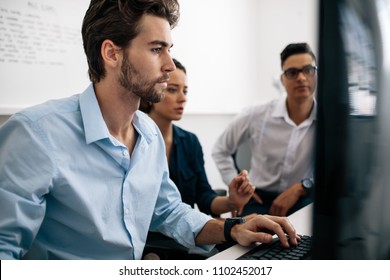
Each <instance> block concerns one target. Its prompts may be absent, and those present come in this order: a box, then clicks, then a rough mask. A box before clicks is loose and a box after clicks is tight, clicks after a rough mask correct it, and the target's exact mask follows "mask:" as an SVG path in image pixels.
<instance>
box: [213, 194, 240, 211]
mask: <svg viewBox="0 0 390 280" xmlns="http://www.w3.org/2000/svg"><path fill="white" fill-rule="evenodd" d="M234 210H237V209H236V205H235V204H234V203H232V202H231V200H230V199H229V197H228V196H217V197H215V198H214V199H213V201H212V202H211V212H212V213H213V214H215V215H220V214H223V213H227V212H231V211H234Z"/></svg>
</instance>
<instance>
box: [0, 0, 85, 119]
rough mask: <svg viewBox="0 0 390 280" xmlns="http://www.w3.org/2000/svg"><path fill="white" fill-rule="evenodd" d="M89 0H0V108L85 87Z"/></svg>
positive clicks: (4, 109)
mask: <svg viewBox="0 0 390 280" xmlns="http://www.w3.org/2000/svg"><path fill="white" fill-rule="evenodd" d="M88 5H89V1H88V0H66V1H63V0H39V1H37V0H35V1H34V0H32V1H27V0H17V1H15V0H5V1H4V0H1V1H0V114H12V113H14V112H16V111H18V110H20V109H22V108H24V107H27V106H31V105H34V104H37V103H41V102H43V101H46V100H48V99H53V98H61V97H66V96H69V95H73V94H75V93H78V92H81V91H83V90H84V89H85V88H86V87H87V85H88V83H89V78H88V72H87V69H88V68H87V62H86V58H85V54H84V51H83V47H82V39H81V24H82V19H83V17H84V14H85V11H86V9H87V8H88Z"/></svg>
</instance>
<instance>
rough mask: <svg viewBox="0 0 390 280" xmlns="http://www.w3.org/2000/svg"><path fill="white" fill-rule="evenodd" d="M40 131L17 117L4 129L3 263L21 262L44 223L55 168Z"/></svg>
mask: <svg viewBox="0 0 390 280" xmlns="http://www.w3.org/2000/svg"><path fill="white" fill-rule="evenodd" d="M46 142H47V141H45V139H44V136H43V133H41V131H40V129H39V127H37V126H36V125H35V124H34V123H33V122H30V121H29V120H28V119H26V118H25V117H24V116H23V115H20V114H15V115H14V116H12V117H11V118H10V119H9V120H8V121H7V122H6V123H5V124H4V125H3V126H2V127H1V128H0V155H1V156H0V207H1V210H0V259H20V258H22V257H23V255H24V254H25V253H26V252H27V250H28V249H29V247H30V245H31V244H32V242H33V240H34V238H35V236H36V234H37V232H38V230H39V228H40V225H41V223H42V220H43V217H44V214H45V208H46V202H45V199H44V196H45V194H46V193H48V190H49V186H50V181H51V175H52V172H53V165H52V162H51V159H50V157H49V155H48V152H47V144H46Z"/></svg>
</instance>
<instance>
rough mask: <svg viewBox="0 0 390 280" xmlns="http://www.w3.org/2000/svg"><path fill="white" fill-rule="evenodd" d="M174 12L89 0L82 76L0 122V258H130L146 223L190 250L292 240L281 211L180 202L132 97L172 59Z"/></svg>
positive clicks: (165, 71) (153, 94) (154, 2)
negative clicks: (214, 215) (236, 217)
mask: <svg viewBox="0 0 390 280" xmlns="http://www.w3.org/2000/svg"><path fill="white" fill-rule="evenodd" d="M178 17H179V5H178V3H177V1H176V0H170V1H167V0H165V1H162V0H150V1H145V0H143V1H111V0H104V1H103V0H92V1H91V3H90V6H89V8H88V10H87V13H86V15H85V18H84V21H83V27H82V35H83V42H84V49H85V53H86V55H87V60H88V65H89V76H90V79H91V81H92V84H91V85H90V86H89V87H88V88H87V89H86V90H85V91H84V92H83V93H81V94H78V95H74V96H71V97H69V98H65V99H61V100H54V101H48V102H46V103H44V104H41V105H38V106H35V107H32V108H28V109H25V110H23V111H21V112H19V113H16V114H15V115H13V116H12V117H11V118H10V119H9V120H8V121H7V122H6V123H5V124H4V125H3V126H2V127H1V128H0V155H1V156H0V207H1V208H0V259H20V258H25V259H140V258H141V255H142V251H143V248H144V245H145V240H146V236H147V232H148V230H149V229H150V230H152V231H159V232H161V233H163V234H166V235H168V236H170V237H172V238H174V239H175V240H176V241H177V242H179V243H181V244H183V245H184V246H186V247H188V248H189V250H190V251H191V252H208V251H210V250H211V249H212V247H213V246H212V245H210V244H217V243H222V242H225V241H226V240H233V241H236V242H239V243H240V244H242V245H249V244H251V243H253V242H256V241H259V242H270V241H271V239H272V236H271V234H269V233H266V232H261V230H263V229H264V230H265V229H266V230H271V231H273V232H275V233H276V234H277V235H278V236H279V237H280V239H281V242H282V244H283V245H284V246H289V243H288V241H287V238H286V236H285V234H288V235H289V236H290V244H291V243H292V244H296V243H297V237H296V233H295V230H294V228H293V227H292V225H290V223H289V221H288V220H287V219H286V218H282V217H272V216H267V217H266V216H260V215H259V216H257V217H255V218H253V219H251V220H249V221H247V222H245V223H242V224H236V223H235V222H233V223H232V222H229V224H227V223H224V222H222V221H218V220H214V219H211V218H210V217H209V216H207V215H205V214H202V213H200V212H199V211H196V210H193V209H191V207H190V206H188V205H186V204H184V203H182V202H181V200H180V194H179V192H178V190H177V188H176V186H175V185H174V184H173V182H172V181H171V180H170V179H169V176H168V167H167V162H166V158H165V148H164V141H163V139H162V137H161V134H160V132H159V129H158V127H157V126H156V125H155V123H154V122H152V121H151V120H150V119H149V117H147V116H146V115H145V114H143V113H142V112H140V111H138V110H137V109H138V106H139V102H140V99H141V97H142V98H144V99H146V100H149V101H150V102H158V101H159V100H160V99H161V98H162V96H163V95H162V92H163V90H164V88H165V87H166V86H167V80H168V79H169V73H170V72H171V71H173V70H174V69H175V66H174V63H173V61H172V59H171V56H170V54H169V50H170V48H171V47H172V39H171V28H173V27H174V26H175V24H176V22H177V20H178ZM244 180H247V178H242V181H244ZM240 183H242V182H237V184H240ZM226 225H228V226H226Z"/></svg>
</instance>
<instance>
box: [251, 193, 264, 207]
mask: <svg viewBox="0 0 390 280" xmlns="http://www.w3.org/2000/svg"><path fill="white" fill-rule="evenodd" d="M252 197H253V199H254V200H255V201H256V202H258V203H260V204H263V200H262V199H261V197H260V196H259V195H258V194H257V193H255V192H254V193H253V196H252Z"/></svg>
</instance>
